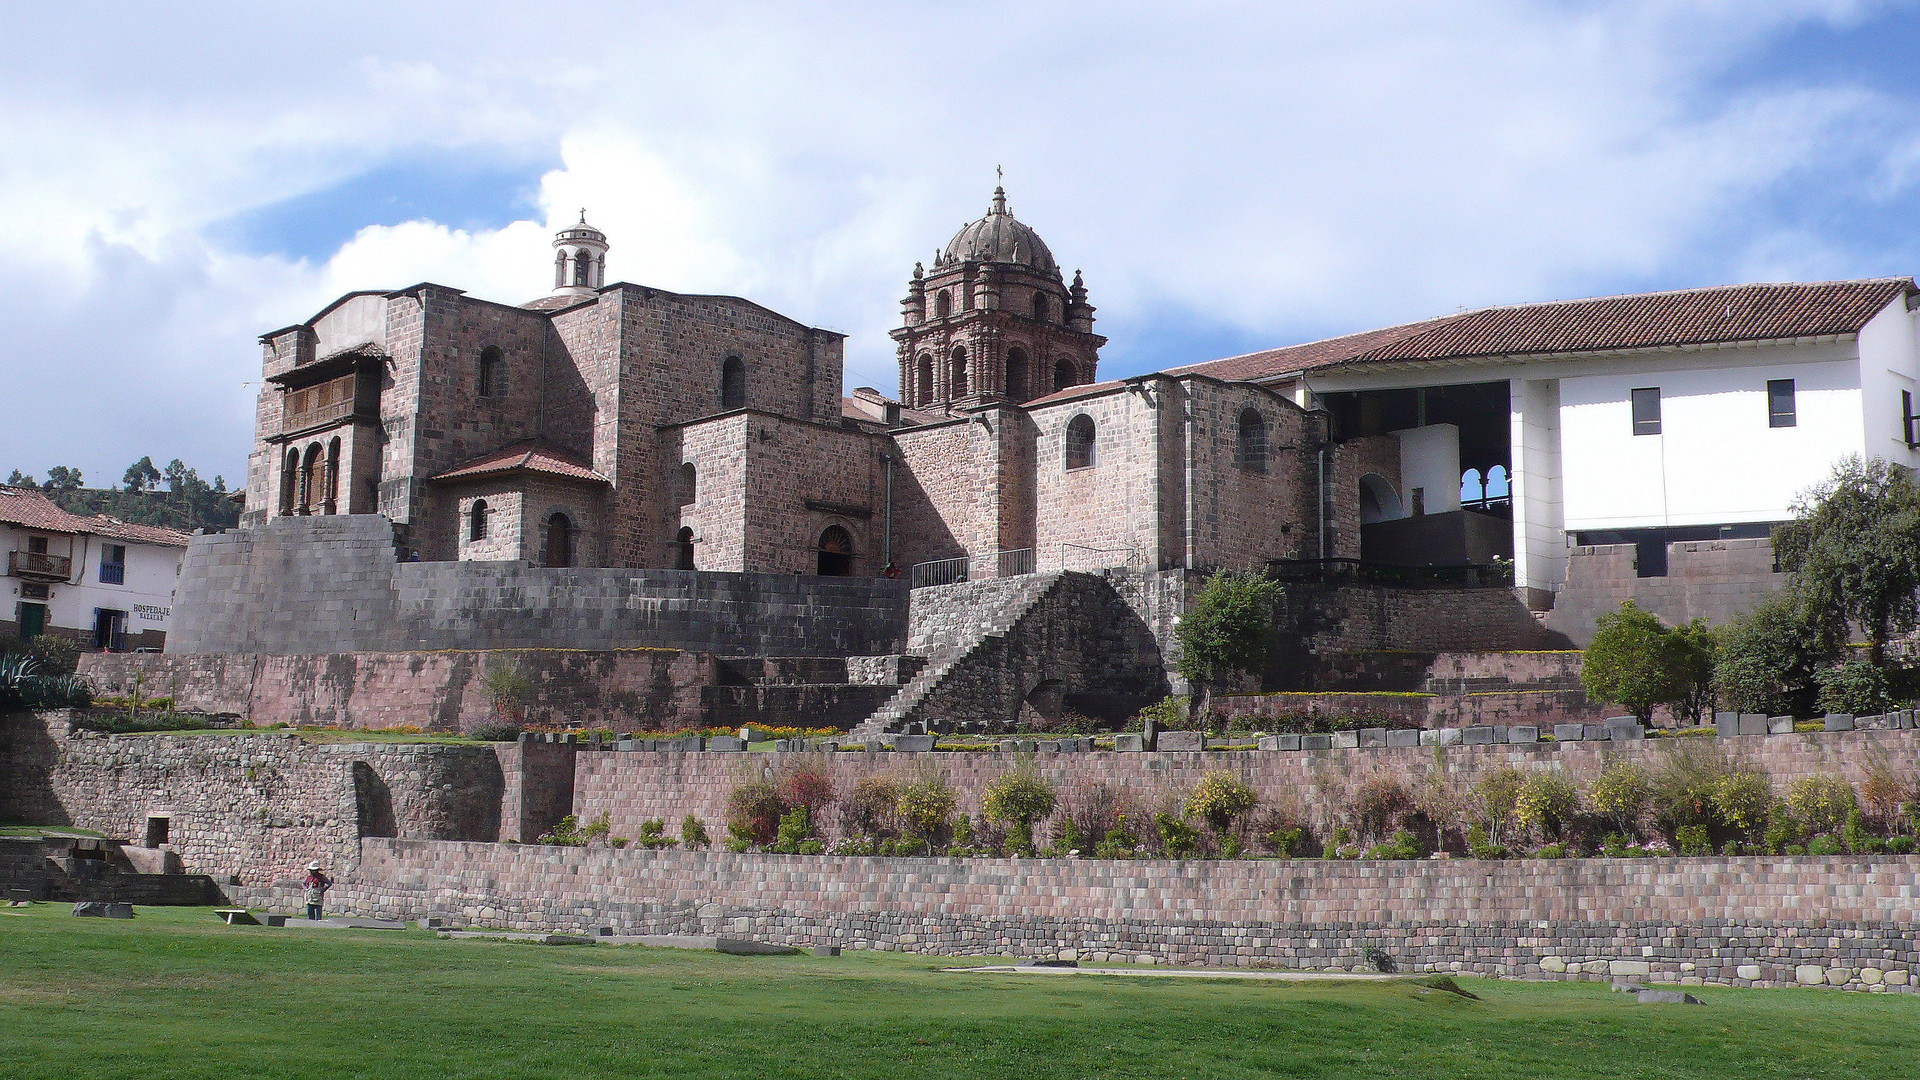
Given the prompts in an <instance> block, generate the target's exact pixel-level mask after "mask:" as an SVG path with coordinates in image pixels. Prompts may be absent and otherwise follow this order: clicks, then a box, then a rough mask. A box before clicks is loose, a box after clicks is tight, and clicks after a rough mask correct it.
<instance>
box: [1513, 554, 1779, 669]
mask: <svg viewBox="0 0 1920 1080" xmlns="http://www.w3.org/2000/svg"><path fill="white" fill-rule="evenodd" d="M1635 555H1636V552H1635V548H1634V545H1632V544H1604V545H1597V546H1589V547H1576V548H1573V549H1571V550H1569V551H1568V552H1567V583H1566V584H1565V585H1563V586H1561V588H1560V591H1559V592H1558V593H1556V594H1555V596H1554V600H1553V610H1552V611H1550V612H1548V613H1547V626H1548V627H1549V628H1550V629H1553V630H1557V631H1559V632H1560V633H1562V634H1565V635H1566V636H1567V637H1568V638H1569V639H1570V640H1572V641H1574V642H1576V643H1578V644H1580V645H1582V646H1584V645H1586V644H1587V642H1589V641H1591V640H1593V631H1594V624H1595V621H1596V620H1597V619H1599V617H1600V616H1602V615H1605V614H1607V613H1608V612H1610V611H1616V610H1618V609H1619V607H1620V603H1621V601H1623V600H1632V601H1633V602H1634V603H1635V604H1636V605H1638V606H1639V607H1642V608H1644V609H1646V610H1648V611H1651V612H1653V613H1654V614H1655V615H1658V616H1660V618H1661V620H1662V621H1664V622H1666V623H1668V624H1669V625H1674V626H1677V625H1679V624H1681V623H1685V622H1690V621H1692V620H1694V619H1705V620H1706V621H1707V622H1709V623H1711V624H1713V625H1715V626H1723V625H1725V624H1726V623H1729V622H1731V621H1733V619H1734V617H1735V616H1737V615H1740V614H1742V613H1744V612H1746V611H1747V610H1749V609H1751V608H1753V607H1754V606H1755V605H1757V604H1759V603H1760V602H1761V601H1762V600H1765V599H1766V598H1767V597H1768V596H1770V595H1772V594H1773V593H1774V592H1775V591H1776V590H1778V589H1780V588H1781V587H1782V586H1783V585H1785V584H1786V580H1787V578H1786V575H1785V574H1781V573H1778V572H1776V571H1775V570H1774V566H1773V541H1771V540H1699V541H1676V542H1674V543H1671V544H1668V545H1667V575H1666V576H1665V577H1648V578H1643V577H1640V576H1638V574H1637V572H1636V570H1635V566H1636V561H1635Z"/></svg>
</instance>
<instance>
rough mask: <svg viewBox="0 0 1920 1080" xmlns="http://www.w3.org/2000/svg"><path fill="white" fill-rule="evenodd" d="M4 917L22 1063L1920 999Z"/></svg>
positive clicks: (674, 1051) (1329, 1030) (152, 1064)
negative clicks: (1142, 973)
mask: <svg viewBox="0 0 1920 1080" xmlns="http://www.w3.org/2000/svg"><path fill="white" fill-rule="evenodd" d="M139 916H140V917H139V918H138V919H136V920H134V921H132V922H115V921H109V920H104V919H84V920H83V919H74V918H72V917H71V916H70V915H69V914H68V911H67V908H66V907H65V906H63V905H53V904H41V905H36V906H35V907H32V908H15V909H4V908H0V1016H4V1018H5V1019H4V1024H3V1025H0V1076H9V1077H11V1076H20V1077H37V1078H47V1080H52V1078H62V1077H89V1078H91V1077H128V1076H138V1077H141V1078H143V1080H147V1078H161V1077H196V1078H200V1077H204V1078H216V1077H246V1078H250V1080H251V1078H279V1077H287V1078H301V1080H310V1078H312V1077H316V1076H325V1077H380V1078H397V1077H415V1076H418V1077H435V1078H440V1077H488V1078H491V1077H500V1078H509V1077H511V1078H528V1077H567V1078H574V1077H583V1078H584V1077H635V1076H639V1077H666V1076H675V1077H1019V1078H1026V1077H1074V1078H1081V1077H1153V1078H1161V1077H1168V1078H1177V1077H1255V1076H1260V1077H1266V1076H1276V1075H1277V1076H1328V1077H1335V1076H1337V1077H1376V1076H1378V1077H1388V1076H1398V1077H1462V1078H1473V1080H1482V1078H1488V1080H1491V1078H1500V1077H1527V1078H1532V1077H1540V1076H1552V1077H1556V1078H1572V1077H1606V1078H1610V1080H1612V1078H1621V1077H1689V1078H1692V1077H1722V1076H1725V1077H1734V1076H1738V1077H1742V1078H1759V1077H1791V1078H1795V1080H1799V1078H1805V1077H1821V1078H1823V1080H1824V1078H1836V1077H1856V1076H1857V1077H1873V1078H1875V1080H1880V1078H1884V1077H1890V1076H1910V1075H1913V1071H1912V1070H1913V1068H1914V1065H1913V1062H1914V1060H1915V1053H1916V1051H1920V995H1915V996H1907V995H1900V996H1895V995H1890V994H1889V995H1877V994H1876V995H1866V994H1850V993H1841V992H1838V991H1831V990H1828V991H1821V990H1714V989H1706V990H1696V991H1695V993H1696V994H1698V995H1699V996H1700V997H1702V998H1704V999H1705V1000H1706V1004H1705V1005H1703V1006H1655V1005H1638V1004H1635V1003H1633V1002H1632V1000H1631V999H1629V998H1627V997H1626V996H1625V995H1621V994H1614V993H1611V992H1609V991H1608V990H1607V989H1606V987H1605V986H1603V985H1597V984H1592V983H1575V984H1566V983H1560V984H1554V983H1518V982H1501V981H1492V980H1477V979H1476V980H1463V981H1462V985H1463V986H1464V987H1465V988H1467V989H1469V990H1471V991H1472V992H1474V993H1476V994H1479V995H1480V996H1481V999H1482V1000H1479V1001H1469V1000H1466V999H1464V998H1461V997H1457V996H1455V995H1452V994H1448V993H1444V992H1440V991H1432V990H1422V989H1419V988H1417V987H1414V986H1412V985H1411V984H1408V983H1337V984H1315V983H1306V984H1287V983H1274V982H1250V981H1201V980H1159V979H1133V978H1119V977H1106V978H1102V977H1091V976H1061V977H1044V976H1020V975H950V974H940V973H938V972H935V971H933V970H930V969H931V968H932V967H934V966H936V965H938V964H939V963H940V961H939V960H938V959H937V958H928V957H905V956H896V955H889V954H879V953H861V954H848V955H846V956H843V957H840V958H838V959H816V958H814V957H734V956H720V955H715V954H708V953H694V952H676V951H672V950H658V949H644V948H638V947H609V946H568V947H555V946H540V945H523V944H512V943H505V942H491V941H441V940H439V939H437V938H435V937H433V936H431V935H429V934H426V933H421V932H415V931H408V932H405V933H394V932H381V931H340V930H334V931H326V930H271V929H267V928H264V927H227V926H225V925H223V924H221V923H220V922H219V921H218V920H217V919H216V918H215V917H214V916H213V915H212V914H211V912H210V911H209V909H206V908H141V909H139Z"/></svg>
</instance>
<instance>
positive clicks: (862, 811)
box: [840, 776, 900, 843]
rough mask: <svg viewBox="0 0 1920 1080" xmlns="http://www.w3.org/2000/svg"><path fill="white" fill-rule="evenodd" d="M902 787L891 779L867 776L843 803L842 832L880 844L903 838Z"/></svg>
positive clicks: (857, 784) (841, 801)
mask: <svg viewBox="0 0 1920 1080" xmlns="http://www.w3.org/2000/svg"><path fill="white" fill-rule="evenodd" d="M899 805H900V788H899V785H897V784H895V783H894V782H893V778H892V777H888V776H863V777H861V778H860V780H859V782H858V783H856V784H854V785H853V790H852V791H851V792H849V793H848V794H847V796H846V798H844V799H842V800H840V829H841V831H842V832H844V833H847V834H848V835H850V836H860V837H866V838H867V839H870V840H873V841H874V842H876V843H878V842H879V841H882V840H888V839H892V838H893V837H895V836H898V835H899V832H900V830H899V827H898V825H897V824H896V821H895V818H896V811H897V810H898V807H899Z"/></svg>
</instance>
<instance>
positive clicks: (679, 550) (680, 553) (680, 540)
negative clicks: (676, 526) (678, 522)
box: [673, 528, 693, 570]
mask: <svg viewBox="0 0 1920 1080" xmlns="http://www.w3.org/2000/svg"><path fill="white" fill-rule="evenodd" d="M673 568H674V569H675V570H691V569H693V530H692V529H688V528H683V529H681V530H680V532H679V535H677V536H675V537H674V538H673Z"/></svg>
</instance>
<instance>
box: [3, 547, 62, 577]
mask: <svg viewBox="0 0 1920 1080" xmlns="http://www.w3.org/2000/svg"><path fill="white" fill-rule="evenodd" d="M72 574H73V559H72V558H70V557H68V556H66V555H48V554H46V553H45V552H40V551H9V552H7V575H8V576H9V577H18V578H55V579H58V580H61V581H65V580H66V579H67V578H68V577H70V576H72Z"/></svg>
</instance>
